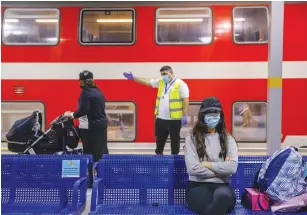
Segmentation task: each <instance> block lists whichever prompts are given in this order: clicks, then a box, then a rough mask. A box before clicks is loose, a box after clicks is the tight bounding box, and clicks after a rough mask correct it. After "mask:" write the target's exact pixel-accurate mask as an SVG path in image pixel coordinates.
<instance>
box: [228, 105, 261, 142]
mask: <svg viewBox="0 0 307 215" xmlns="http://www.w3.org/2000/svg"><path fill="white" fill-rule="evenodd" d="M266 133H267V104H266V102H244V101H243V102H235V103H234V104H233V106H232V135H233V136H234V138H235V139H236V140H237V141H238V142H265V141H266Z"/></svg>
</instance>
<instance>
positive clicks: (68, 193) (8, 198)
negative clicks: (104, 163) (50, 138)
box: [1, 155, 92, 215]
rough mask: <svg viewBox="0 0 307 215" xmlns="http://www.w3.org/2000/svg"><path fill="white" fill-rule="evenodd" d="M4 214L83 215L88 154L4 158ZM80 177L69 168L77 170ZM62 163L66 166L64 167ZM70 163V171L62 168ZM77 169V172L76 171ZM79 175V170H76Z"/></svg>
mask: <svg viewBox="0 0 307 215" xmlns="http://www.w3.org/2000/svg"><path fill="white" fill-rule="evenodd" d="M1 157H2V158H1V180H2V183H1V214H33V215H34V214H45V215H47V214H65V215H66V214H81V213H82V212H83V211H84V209H85V205H86V192H87V181H88V179H87V175H88V172H87V168H88V163H89V162H91V161H92V156H88V155H2V156H1ZM70 161H72V162H70ZM77 161H80V171H79V175H78V174H77V176H76V175H74V174H75V173H76V171H75V172H74V170H72V169H70V167H75V168H78V165H77V163H76V162H77ZM62 163H65V164H63V165H62ZM66 164H68V165H69V166H68V167H69V168H65V167H64V170H65V171H63V172H64V175H63V174H62V166H64V165H66ZM75 170H78V169H75ZM77 173H78V171H77Z"/></svg>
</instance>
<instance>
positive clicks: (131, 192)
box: [89, 155, 306, 215]
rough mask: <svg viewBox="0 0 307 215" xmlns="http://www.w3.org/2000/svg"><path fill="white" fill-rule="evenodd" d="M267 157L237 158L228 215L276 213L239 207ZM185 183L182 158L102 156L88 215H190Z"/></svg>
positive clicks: (184, 169)
mask: <svg viewBox="0 0 307 215" xmlns="http://www.w3.org/2000/svg"><path fill="white" fill-rule="evenodd" d="M267 158H268V157H267V156H241V157H240V158H239V166H238V171H237V173H236V174H234V175H233V176H232V177H231V182H230V183H231V185H232V187H233V188H234V190H235V193H236V196H237V202H238V203H237V205H236V207H235V209H234V210H233V211H232V213H231V215H269V214H271V215H273V214H278V213H271V212H262V211H257V212H255V211H249V210H247V209H245V208H243V206H242V205H241V204H240V198H241V195H242V193H243V191H244V189H245V188H246V187H250V186H251V185H252V181H253V179H254V176H255V173H256V171H257V170H258V169H259V168H260V167H261V164H262V163H263V162H264V161H265V160H266V159H267ZM187 183H188V175H187V173H186V167H185V162H184V157H183V156H156V155H104V156H103V159H102V160H100V161H99V164H98V172H97V180H96V181H95V183H94V186H93V190H92V199H91V201H92V202H91V212H90V213H89V214H90V215H94V214H108V215H110V214H118V215H119V214H129V215H130V214H131V215H132V214H133V215H136V214H137V215H141V214H144V215H148V214H151V215H154V214H155V215H158V214H159V215H192V214H194V213H193V212H191V211H190V210H189V209H188V208H187V205H186V201H185V188H186V187H187ZM300 214H306V212H302V213H300Z"/></svg>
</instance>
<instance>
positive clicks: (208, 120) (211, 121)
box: [204, 114, 221, 128]
mask: <svg viewBox="0 0 307 215" xmlns="http://www.w3.org/2000/svg"><path fill="white" fill-rule="evenodd" d="M220 118H221V117H220V114H214V115H213V114H212V115H211V114H206V115H205V116H204V122H205V124H206V125H207V126H208V127H209V128H215V127H216V126H217V125H218V124H219V122H220Z"/></svg>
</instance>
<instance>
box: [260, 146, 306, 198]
mask: <svg viewBox="0 0 307 215" xmlns="http://www.w3.org/2000/svg"><path fill="white" fill-rule="evenodd" d="M257 187H258V188H259V191H260V192H265V193H266V194H268V195H269V197H270V199H272V200H274V201H287V200H289V199H291V198H293V197H295V196H299V195H301V194H303V193H304V192H307V183H306V182H305V180H304V163H303V158H302V156H301V155H300V154H299V153H298V150H297V148H295V147H285V148H283V149H281V150H278V151H276V152H275V153H274V154H273V155H272V156H271V157H270V158H268V159H267V160H266V161H265V162H264V163H263V164H262V167H261V169H260V171H259V175H258V180H257Z"/></svg>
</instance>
